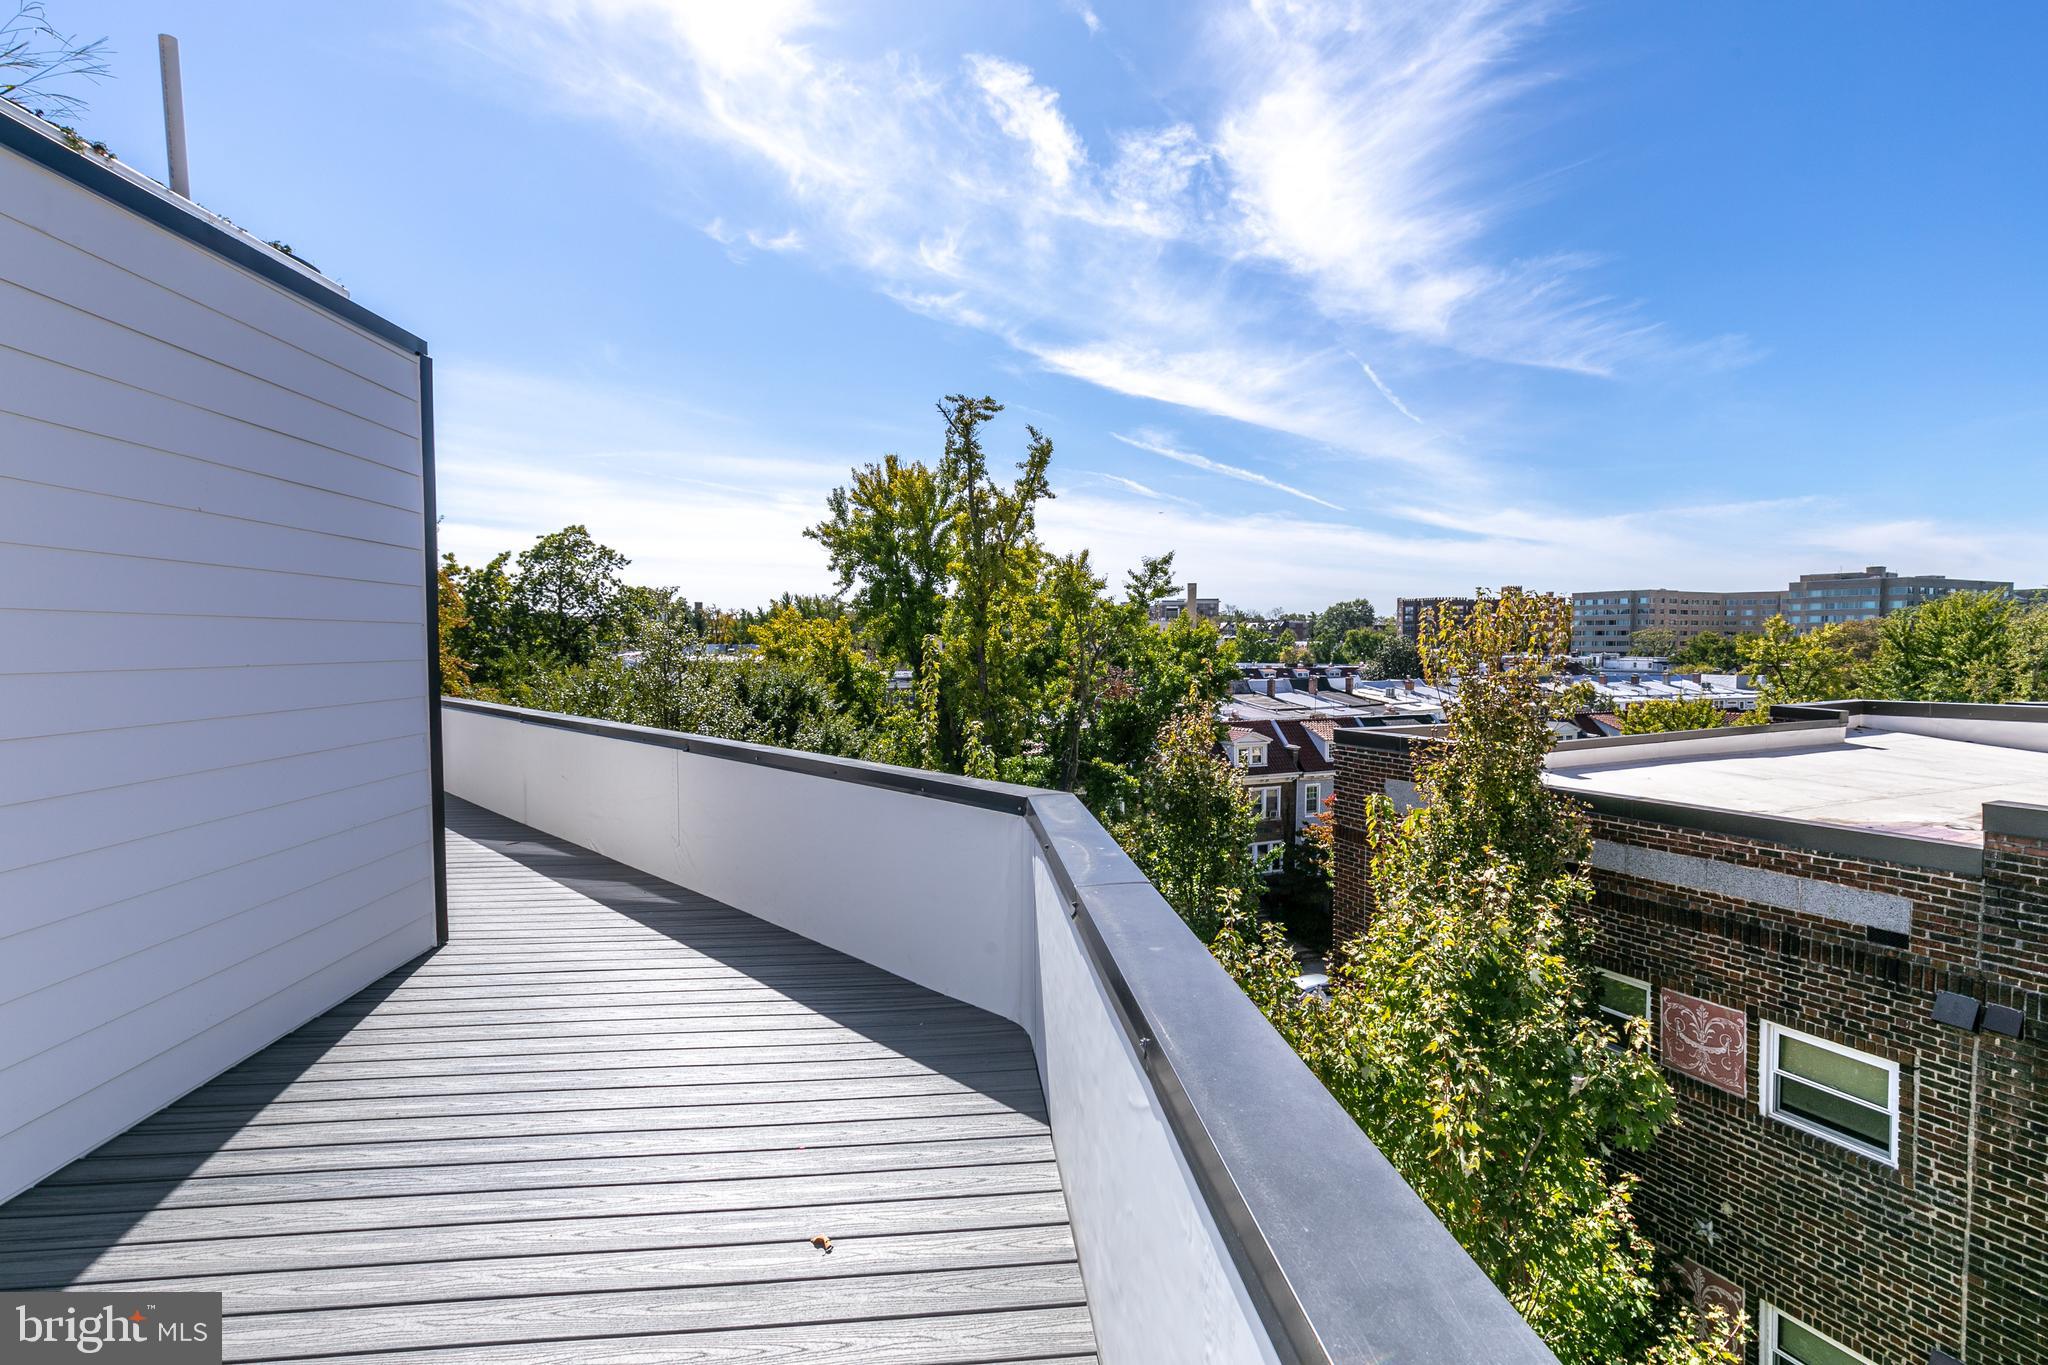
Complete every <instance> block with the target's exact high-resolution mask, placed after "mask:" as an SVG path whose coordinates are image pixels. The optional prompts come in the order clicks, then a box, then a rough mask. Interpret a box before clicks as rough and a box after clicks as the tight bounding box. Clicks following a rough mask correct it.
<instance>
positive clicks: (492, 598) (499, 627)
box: [441, 551, 523, 696]
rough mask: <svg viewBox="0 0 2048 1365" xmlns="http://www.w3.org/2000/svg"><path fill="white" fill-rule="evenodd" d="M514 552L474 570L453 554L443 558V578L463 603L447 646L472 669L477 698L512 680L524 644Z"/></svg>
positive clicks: (445, 642)
mask: <svg viewBox="0 0 2048 1365" xmlns="http://www.w3.org/2000/svg"><path fill="white" fill-rule="evenodd" d="M511 559H512V555H511V553H510V552H509V551H507V552H506V553H504V554H500V555H497V556H495V557H493V558H492V559H491V560H490V561H489V562H488V563H486V564H483V565H481V566H479V567H476V568H469V567H467V566H465V565H462V564H459V563H457V562H456V559H455V556H454V555H453V554H444V555H442V556H441V579H442V581H443V582H445V583H447V584H448V585H449V587H450V589H451V590H452V591H453V592H454V593H455V595H456V596H457V597H458V598H460V599H461V601H462V606H463V619H462V620H461V621H459V622H452V623H450V625H449V628H448V630H447V632H446V633H445V634H444V635H443V637H442V643H443V644H444V645H445V646H446V647H447V648H448V649H449V650H450V651H452V652H453V653H454V654H455V655H456V656H457V657H458V658H460V659H461V660H462V661H463V662H464V663H465V664H466V665H467V667H468V670H469V674H470V678H471V683H472V687H473V689H474V691H475V693H476V694H477V695H484V696H491V695H495V694H496V693H497V691H498V689H499V688H500V687H501V686H502V685H504V684H505V683H506V682H507V681H508V680H509V679H510V678H511V677H512V676H513V667H512V661H513V659H514V656H515V655H516V654H517V653H518V652H519V650H520V647H521V645H522V643H523V642H522V640H521V638H520V630H519V623H518V614H517V611H516V610H515V608H514V606H513V601H512V576H511V575H510V574H509V573H507V572H506V571H505V566H506V565H507V564H508V563H510V562H511Z"/></svg>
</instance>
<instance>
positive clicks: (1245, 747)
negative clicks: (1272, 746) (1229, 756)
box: [1237, 739, 1266, 768]
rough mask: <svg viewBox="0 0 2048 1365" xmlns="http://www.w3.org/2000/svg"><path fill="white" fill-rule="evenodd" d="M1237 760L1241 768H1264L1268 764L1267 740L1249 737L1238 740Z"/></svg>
mask: <svg viewBox="0 0 2048 1365" xmlns="http://www.w3.org/2000/svg"><path fill="white" fill-rule="evenodd" d="M1237 762H1238V766H1239V767H1241V768H1263V767H1265V766H1266V741H1265V740H1263V739H1247V740H1241V741H1239V742H1238V746H1237Z"/></svg>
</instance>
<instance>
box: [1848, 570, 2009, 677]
mask: <svg viewBox="0 0 2048 1365" xmlns="http://www.w3.org/2000/svg"><path fill="white" fill-rule="evenodd" d="M2014 614H2015V613H2014V611H2013V604H2012V599H2011V598H2009V597H2007V596H2006V595H2005V594H2004V593H2002V592H1953V593H1950V594H1948V595H1947V596H1946V597H1937V598H1935V599H1934V600H1933V601H1931V602H1923V603H1921V604H1920V605H1918V606H1915V607H1912V608H1909V609H1908V610H1906V611H1901V612H1894V613H1893V614H1891V615H1890V616H1887V617H1885V618H1884V619H1883V620H1882V621H1880V622H1879V624H1878V646H1877V655H1876V657H1875V658H1873V659H1872V660H1871V662H1870V667H1869V669H1868V670H1867V671H1866V672H1865V675H1864V685H1865V687H1866V688H1867V689H1868V690H1869V691H1870V692H1871V693H1872V694H1873V695H1875V696H1878V697H1883V698H1886V699H1888V700H1893V701H1974V702H1999V701H2006V700H2008V699H2010V698H2013V697H2015V696H2017V695H2018V694H2019V692H2020V690H2021V680H2020V670H2019V667H2018V660H2017V659H2016V657H2015V655H2014V651H2013V634H2012V623H2013V617H2014Z"/></svg>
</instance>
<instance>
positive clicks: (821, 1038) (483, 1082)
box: [0, 799, 1094, 1365]
mask: <svg viewBox="0 0 2048 1365" xmlns="http://www.w3.org/2000/svg"><path fill="white" fill-rule="evenodd" d="M448 805H449V812H448V825H449V836H448V843H449V902H450V905H449V914H450V935H449V943H448V945H447V946H446V947H444V948H442V949H440V950H438V951H437V952H434V953H431V954H428V955H427V956H424V957H422V958H419V959H417V960H416V961H414V962H412V963H410V964H408V965H407V966H406V967H405V968H403V969H401V970H400V971H398V972H395V973H393V974H391V975H390V976H388V977H385V978H384V979H382V980H380V981H377V982H375V983H373V984H372V985H370V986H369V987H368V988H366V989H365V990H363V991H362V992H360V993H359V994H357V995H355V996H353V997H351V998H350V999H348V1000H346V1001H344V1002H342V1003H341V1004H340V1005H338V1006H336V1007H335V1008H334V1009H332V1010H330V1011H328V1012H327V1013H326V1014H323V1015H321V1016H320V1017H318V1018H316V1019H314V1020H312V1021H311V1022H309V1023H307V1024H306V1025H305V1026H304V1027H302V1028H300V1029H299V1030H297V1031H296V1032H294V1033H292V1034H290V1035H287V1036H286V1037H285V1038H283V1039H281V1040H279V1041H278V1042H277V1043H275V1044H273V1045H272V1046H270V1047H268V1048H265V1049H264V1050H263V1051H261V1052H259V1053H257V1054H256V1055H255V1056H253V1057H251V1058H249V1059H248V1060H247V1061H245V1062H243V1063H242V1064H240V1065H239V1066H237V1067H235V1068H233V1069H231V1070H229V1071H227V1072H225V1073H223V1074H222V1075H221V1076H219V1077H218V1078H216V1079H215V1080H213V1081H212V1082H210V1083H208V1084H207V1085H205V1086H203V1087H201V1088H200V1089H198V1090H196V1091H194V1092H193V1093H192V1094H190V1095H187V1096H186V1097H185V1098H183V1099H181V1100H179V1101H178V1102H177V1103H175V1104H173V1105H171V1106H169V1107H168V1108H166V1109H164V1110H162V1111H161V1112H159V1113H157V1114H156V1115H154V1116H152V1117H151V1118H149V1119H147V1120H145V1121H144V1122H142V1123H140V1124H138V1125H136V1127H134V1128H133V1129H131V1130H129V1131H128V1132H127V1133H124V1134H123V1135H121V1136H120V1137H117V1138H115V1139H114V1140H112V1141H111V1142H108V1143H107V1144H106V1145H105V1146H103V1147H101V1148H99V1149H98V1150H97V1151H95V1152H93V1153H92V1154H91V1155H89V1156H87V1157H84V1158H83V1159H81V1160H79V1161H76V1162H74V1163H72V1164H71V1165H70V1166H68V1167H66V1168H65V1169H63V1170H61V1171H59V1172H57V1173H56V1174H54V1175H52V1176H51V1177H50V1178H49V1179H47V1180H45V1181H44V1182H43V1183H42V1184H40V1185H38V1186H36V1187H35V1188H34V1189H31V1190H29V1191H27V1192H26V1193H24V1194H22V1195H21V1196H19V1197H18V1198H17V1199H15V1200H13V1201H12V1202H11V1203H9V1204H7V1205H6V1206H5V1207H4V1208H0V1286H6V1287H9V1288H67V1287H79V1288H85V1287H91V1288H94V1289H107V1290H114V1289H120V1290H132V1291H136V1292H150V1291H155V1292H166V1291H173V1290H214V1291H218V1292H220V1293H221V1294H222V1295H223V1296H224V1306H225V1311H226V1313H227V1315H228V1316H227V1325H226V1331H225V1341H226V1358H227V1359H229V1360H275V1359H315V1358H324V1357H346V1356H350V1355H356V1354H360V1353H365V1352H376V1353H379V1355H380V1358H381V1359H382V1360H384V1361H398V1360H407V1359H414V1358H417V1359H423V1360H425V1359H434V1360H455V1359H460V1360H464V1361H521V1362H535V1363H536V1365H538V1362H543V1361H546V1362H557V1361H579V1360H607V1361H648V1362H656V1361H660V1362H668V1361H679V1360H706V1361H709V1360H721V1359H737V1358H744V1359H746V1360H747V1361H750V1362H755V1363H756V1365H772V1362H778V1361H784V1360H788V1361H796V1360H802V1361H804V1362H807V1365H818V1363H819V1362H821V1361H831V1360H841V1359H844V1360H859V1361H863V1362H897V1363H898V1365H913V1363H914V1362H937V1361H967V1360H974V1361H1001V1360H1013V1359H1036V1360H1045V1359H1058V1360H1076V1361H1078V1360H1082V1359H1091V1358H1092V1353H1093V1350H1094V1345H1093V1336H1092V1332H1091V1330H1090V1325H1089V1318H1088V1311H1087V1307H1086V1304H1085V1301H1084V1298H1083V1293H1082V1286H1081V1277H1080V1270H1079V1267H1078V1265H1077V1264H1076V1261H1075V1252H1074V1244H1073V1238H1072V1234H1071V1232H1070V1230H1069V1228H1068V1224H1067V1210H1066V1203H1065V1197H1064V1195H1063V1193H1062V1191H1061V1185H1060V1179H1059V1169H1058V1166H1057V1164H1056V1163H1055V1161H1054V1159H1053V1151H1052V1143H1051V1135H1050V1131H1049V1129H1048V1126H1047V1123H1046V1118H1045V1108H1044V1099H1043V1096H1042V1094H1041V1092H1040V1088H1039V1081H1038V1074H1037V1071H1036V1068H1035V1065H1034V1062H1033V1057H1032V1052H1031V1046H1030V1043H1029V1041H1028V1040H1027V1039H1026V1037H1025V1035H1024V1034H1023V1032H1022V1031H1021V1030H1019V1029H1018V1028H1017V1027H1016V1026H1015V1025H1013V1024H1010V1023H1008V1022H1006V1021H1003V1020H1000V1019H998V1018H996V1017H995V1016H993V1015H990V1014H987V1013H985V1012H983V1011H981V1010H977V1009H974V1008H972V1007H970V1006H968V1005H965V1004H962V1003H960V1002H958V1001H955V1000H952V999H949V998H947V997H945V996H941V995H938V994H936V993H934V992H932V991H928V990H925V989H923V988H922V987H918V986H915V985H913V984H911V983H910V982H907V981H904V980H903V979H901V978H899V977H896V976H892V975H890V974H889V973H887V972H884V971H881V970H880V969H878V968H875V967H872V966H870V965H868V964H865V963H862V962H859V961H857V960H855V959H853V958H850V957H847V956H845V955H844V954H841V953H837V952H834V951H832V950H830V949H827V948H824V947H822V946H820V945H818V944H816V943H813V942H811V941H809V940H807V939H804V938H801V937H799V936H797V935H794V934H791V933H788V932H787V931H785V930H782V929H778V928H776V927H774V926H772V925H769V924H766V923H764V922H763V921H760V920H757V919H754V918H752V917H751V916H748V915H745V914H743V913H741V912H739V911H737V910H734V909H732V908H731V907H729V906H725V905H722V904H720V903H718V902H716V901H712V900H710V899H708V898H705V897H702V896H698V895H695V894H693V893H691V892H689V891H685V890H682V889H680V888H678V887H675V886H672V885H670V884H668V883H665V882H662V881H659V880H658V879H656V878H653V877H651V876H648V875H646V874H644V873H640V872H637V871H635V870H633V869H631V868H627V867H625V866H623V865H621V864H618V863H615V862H611V861H609V860H607V859H605V858H602V857H599V856H598V855H596V854H594V853H591V852H590V851H588V850H586V849H582V848H578V847H576V846H574V845H571V844H567V843H564V842H562V841H560V840H557V839H553V838H550V837H549V836H547V835H544V834H541V833H539V832H537V831H535V830H532V829H529V828H526V827H525V826H522V825H518V824H515V823H513V822H511V821H509V820H505V819H503V818H501V817H499V816H496V815H493V814H491V813H489V812H487V811H484V810H481V809H479V808H478V807H475V806H471V805H468V804H467V803H464V802H461V801H457V800H454V799H450V801H449V803H448ZM814 1236H824V1237H829V1238H830V1239H831V1245H832V1249H831V1250H830V1251H825V1250H821V1249H820V1248H818V1247H817V1246H814V1245H813V1244H812V1241H811V1239H812V1238H813V1237H814Z"/></svg>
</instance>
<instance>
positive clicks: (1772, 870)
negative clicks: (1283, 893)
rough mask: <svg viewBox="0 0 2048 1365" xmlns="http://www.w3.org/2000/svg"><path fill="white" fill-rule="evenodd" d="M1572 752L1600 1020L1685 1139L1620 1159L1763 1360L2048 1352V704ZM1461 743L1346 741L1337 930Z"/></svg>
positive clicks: (1858, 1360) (1555, 774)
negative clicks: (1371, 811) (1656, 1069)
mask: <svg viewBox="0 0 2048 1365" xmlns="http://www.w3.org/2000/svg"><path fill="white" fill-rule="evenodd" d="M1773 714H1774V715H1775V716H1777V717H1778V718H1779V719H1778V720H1777V721H1775V722H1774V723H1773V724H1770V725H1768V726H1758V727H1754V728H1745V729H1741V730H1721V731H1712V732H1695V733H1692V734H1689V735H1683V736H1675V735H1657V736H1647V735H1645V736H1623V737H1619V738H1614V739H1596V740H1586V741H1580V742H1576V743H1571V742H1568V743H1564V744H1560V745H1559V746H1558V747H1557V749H1556V750H1555V751H1554V752H1553V753H1552V754H1551V756H1550V759H1549V764H1548V766H1549V769H1550V771H1549V778H1548V781H1549V785H1550V786H1551V787H1552V789H1553V790H1556V791H1558V792H1561V793H1566V794H1569V795H1570V796H1572V797H1574V798H1576V799H1577V800H1578V801H1580V802H1581V803H1582V804H1583V805H1584V806H1585V808H1586V809H1587V812H1588V815H1589V817H1590V820H1591V823H1592V834H1593V843H1592V851H1591V860H1590V862H1591V865H1590V867H1588V868H1587V872H1588V874H1589V875H1590V876H1591V878H1592V881H1593V886H1594V906H1593V919H1594V948H1593V951H1594V960H1595V963H1596V965H1597V966H1598V967H1599V968H1600V972H1599V976H1598V981H1597V984H1596V991H1597V1005H1598V1007H1599V1008H1600V1009H1601V1010H1602V1011H1603V1012H1604V1013H1605V1014H1607V1015H1610V1016H1612V1017H1614V1018H1615V1019H1617V1020H1624V1019H1633V1018H1640V1019H1643V1020H1645V1021H1647V1023H1648V1025H1649V1030H1650V1044H1651V1055H1652V1056H1653V1057H1654V1058H1655V1059H1656V1060H1657V1061H1658V1063H1659V1064H1660V1065H1661V1066H1662V1067H1663V1069H1664V1071H1665V1073H1666V1075H1667V1076H1668V1077H1669V1079H1670V1082H1671V1087H1672V1089H1673V1091H1674V1092H1675V1094H1676V1096H1677V1101H1678V1113H1677V1121H1676V1122H1674V1123H1671V1124H1669V1125H1667V1126H1666V1127H1665V1128H1664V1130H1663V1131H1662V1132H1661V1133H1660V1134H1659V1135H1658V1137H1657V1139H1656V1141H1655V1143H1654V1144H1653V1145H1652V1146H1651V1147H1650V1148H1649V1150H1647V1151H1644V1152H1639V1153H1633V1154H1630V1155H1628V1156H1626V1157H1624V1158H1621V1159H1620V1161H1619V1163H1618V1164H1620V1165H1622V1166H1623V1167H1624V1168H1626V1169H1630V1170H1633V1171H1635V1172H1636V1173H1638V1174H1639V1175H1640V1177H1641V1179H1642V1185H1641V1187H1640V1189H1639V1190H1638V1192H1637V1194H1636V1197H1635V1200H1634V1206H1635V1208H1636V1210H1637V1213H1638V1216H1639V1217H1640V1219H1641V1221H1642V1224H1643V1227H1644V1228H1645V1230H1646V1231H1647V1232H1648V1233H1649V1234H1650V1236H1651V1238H1652V1239H1653V1240H1654V1241H1655V1242H1656V1244H1657V1246H1658V1248H1659V1249H1660V1250H1661V1251H1663V1252H1665V1253H1666V1254H1668V1255H1669V1256H1670V1257H1671V1258H1672V1259H1673V1260H1674V1261H1675V1262H1676V1263H1677V1264H1676V1269H1677V1272H1678V1277H1679V1283H1680V1284H1681V1285H1682V1286H1683V1292H1687V1293H1689V1294H1691V1295H1692V1296H1693V1299H1694V1302H1695V1303H1698V1304H1702V1305H1706V1304H1714V1303H1719V1304H1724V1305H1726V1306H1728V1307H1730V1308H1733V1309H1736V1310H1739V1311H1742V1312H1745V1313H1746V1314H1747V1315H1748V1317H1749V1319H1750V1322H1751V1324H1752V1326H1753V1328H1754V1333H1753V1336H1752V1340H1751V1342H1750V1343H1749V1345H1748V1347H1747V1348H1746V1352H1745V1356H1746V1359H1747V1360H1749V1361H1751V1362H1755V1365H1823V1363H1824V1365H1909V1363H1910V1365H1921V1362H1929V1365H2016V1363H2017V1362H2023V1361H2025V1362H2041V1361H2048V1146H2044V1144H2043V1141H2042V1135H2043V1134H2044V1133H2048V805H2042V804H2029V803H2028V801H2027V798H2028V797H2029V796H2032V797H2034V798H2036V800H2039V799H2040V798H2042V797H2044V796H2048V709H2044V708H2041V707H2035V706H1964V705H1938V704H1933V705H1931V704H1927V703H1899V702H1843V703H1829V704H1828V705H1826V706H1819V707H1806V708H1785V707H1780V708H1777V710H1776V711H1775V712H1774V713H1773ZM1439 734H1440V732H1434V731H1427V730H1424V731H1416V730H1410V731H1408V732H1407V733H1403V732H1401V731H1398V730H1393V729H1375V730H1339V731H1337V732H1336V733H1335V734H1334V736H1333V747H1334V749H1335V751H1336V764H1335V766H1336V773H1337V805H1336V811H1337V826H1336V830H1335V834H1336V843H1335V859H1336V889H1335V896H1334V901H1333V906H1332V914H1333V921H1334V924H1333V928H1334V930H1335V934H1336V938H1337V941H1339V942H1340V943H1341V942H1344V941H1346V940H1347V939H1349V938H1351V937H1353V936H1355V935H1356V934H1357V933H1359V932H1360V931H1361V930H1362V929H1363V927H1364V926H1365V925H1366V923H1367V922H1368V920H1369V918H1370V916H1371V913H1372V905H1371V888H1370V884H1369V879H1368V875H1367V867H1366V862H1367V844H1366V831H1365V829H1364V827H1363V814H1364V810H1365V798H1366V797H1368V796H1372V795H1380V794H1384V795H1387V796H1389V797H1391V798H1392V799H1393V800H1394V801H1395V802H1396V804H1397V805H1402V806H1412V805H1413V804H1414V803H1415V802H1416V800H1417V799H1418V798H1419V792H1418V791H1417V786H1416V780H1415V760H1416V758H1417V757H1418V756H1419V751H1421V750H1424V749H1427V748H1428V747H1429V746H1430V745H1432V744H1435V743H1440V742H1442V741H1441V739H1440V738H1439V737H1438V736H1439Z"/></svg>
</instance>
